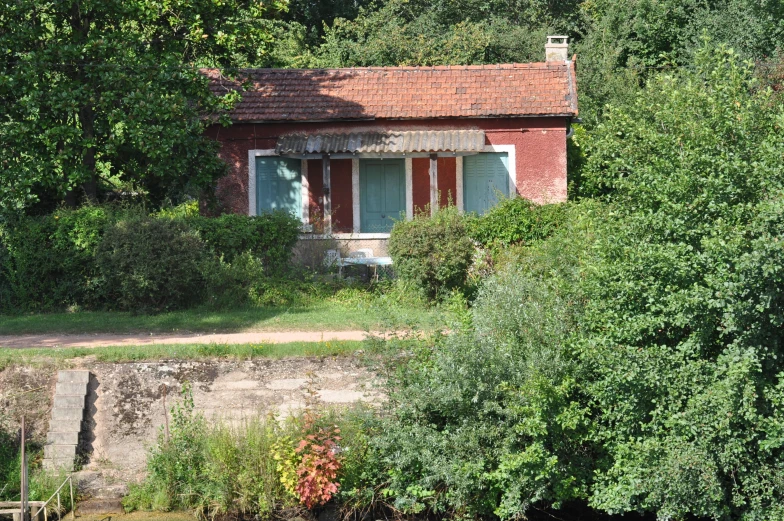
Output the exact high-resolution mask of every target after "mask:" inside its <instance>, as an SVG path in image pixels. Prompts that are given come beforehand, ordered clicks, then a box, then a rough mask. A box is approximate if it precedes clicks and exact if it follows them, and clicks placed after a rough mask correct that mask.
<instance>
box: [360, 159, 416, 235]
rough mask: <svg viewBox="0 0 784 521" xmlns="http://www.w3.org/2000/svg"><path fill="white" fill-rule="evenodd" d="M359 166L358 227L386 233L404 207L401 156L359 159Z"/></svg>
mask: <svg viewBox="0 0 784 521" xmlns="http://www.w3.org/2000/svg"><path fill="white" fill-rule="evenodd" d="M359 166H360V168H359V221H360V227H359V229H360V231H361V232H362V233H389V231H390V230H391V229H392V226H393V225H394V224H395V220H397V219H399V218H400V215H401V213H403V214H405V211H406V176H405V163H404V160H402V159H384V160H380V159H361V160H360V161H359Z"/></svg>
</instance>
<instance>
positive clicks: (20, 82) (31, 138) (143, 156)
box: [0, 0, 283, 212]
mask: <svg viewBox="0 0 784 521" xmlns="http://www.w3.org/2000/svg"><path fill="white" fill-rule="evenodd" d="M264 5H265V7H263V6H262V4H260V3H258V2H253V1H250V0H247V1H246V0H229V1H216V0H199V1H196V2H183V1H174V2H166V3H163V4H162V3H160V2H154V1H147V0H132V1H130V2H126V1H119V0H112V1H109V2H100V3H91V2H88V3H78V2H77V3H76V4H71V3H63V2H53V1H43V2H40V1H34V0H25V1H21V2H12V3H10V4H8V5H7V6H5V7H4V9H3V12H2V13H1V14H0V49H3V50H4V51H3V52H0V100H2V101H0V148H2V150H3V157H2V159H1V160H0V161H1V162H2V164H0V167H1V168H0V179H1V180H2V183H0V207H1V208H2V209H3V210H5V211H11V212H13V211H19V210H23V209H26V208H29V207H30V206H32V205H34V204H35V203H36V202H37V201H41V202H46V203H48V204H49V205H51V204H52V203H51V202H50V201H54V202H55V203H56V202H58V201H62V200H63V199H65V198H66V196H68V197H69V201H71V202H74V200H75V198H78V197H79V196H82V195H84V196H86V197H87V198H91V199H95V198H96V197H97V196H99V195H101V193H104V192H106V191H112V190H114V191H117V192H122V191H125V192H134V193H137V194H142V195H145V196H146V197H147V199H148V200H149V201H150V202H151V203H152V204H153V205H154V206H157V205H160V204H161V203H162V202H163V200H164V199H167V198H168V199H170V200H173V201H178V200H179V199H181V198H182V196H183V194H184V193H190V194H193V195H195V194H197V193H198V192H199V191H200V190H202V189H205V188H208V187H209V186H210V185H211V183H212V182H213V181H214V180H215V179H216V178H217V177H219V176H220V175H222V174H223V172H224V165H223V163H222V162H221V161H220V160H219V159H218V157H217V145H216V144H215V143H213V142H212V141H210V140H208V139H207V138H206V137H204V130H205V128H206V125H207V124H209V123H210V122H211V121H213V120H214V119H217V118H220V116H221V115H222V114H224V113H225V110H226V109H227V108H230V107H231V105H232V103H234V102H235V101H236V94H235V95H231V96H226V97H224V98H221V97H217V96H214V95H212V94H211V93H210V91H209V88H208V81H207V79H206V78H205V77H204V76H203V75H202V74H201V73H200V72H199V67H202V66H213V67H215V66H218V67H229V68H231V67H236V66H247V65H252V64H255V63H257V62H258V61H259V60H260V59H261V58H260V53H261V54H262V55H263V54H264V52H265V51H264V49H265V48H266V45H267V43H268V42H269V40H270V34H271V32H270V30H269V28H268V27H267V24H268V21H267V20H265V16H268V15H269V14H270V12H274V11H275V10H277V9H280V8H282V7H283V4H282V3H280V2H273V3H272V4H270V5H268V4H264ZM96 184H97V185H98V186H97V187H96ZM50 207H51V206H50Z"/></svg>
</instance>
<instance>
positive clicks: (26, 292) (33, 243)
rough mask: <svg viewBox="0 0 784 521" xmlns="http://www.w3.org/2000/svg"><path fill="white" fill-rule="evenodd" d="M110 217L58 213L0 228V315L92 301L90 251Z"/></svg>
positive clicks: (98, 211)
mask: <svg viewBox="0 0 784 521" xmlns="http://www.w3.org/2000/svg"><path fill="white" fill-rule="evenodd" d="M110 219H111V213H110V212H109V211H108V210H107V209H106V208H103V207H99V206H85V207H83V208H79V209H77V210H65V209H61V210H58V211H56V212H54V213H53V214H51V215H46V216H35V217H21V218H17V219H14V220H11V221H7V222H6V223H4V224H3V225H2V226H1V227H0V310H29V311H32V310H35V311H42V310H51V309H56V308H61V307H63V306H68V305H72V304H85V303H90V302H92V301H93V300H94V290H95V285H96V282H97V281H96V278H97V271H96V265H95V260H94V256H95V250H96V247H97V246H98V244H99V243H100V241H101V237H102V235H103V231H104V228H105V227H106V225H107V223H108V222H109V220H110Z"/></svg>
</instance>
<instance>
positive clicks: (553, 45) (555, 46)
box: [544, 36, 569, 62]
mask: <svg viewBox="0 0 784 521" xmlns="http://www.w3.org/2000/svg"><path fill="white" fill-rule="evenodd" d="M544 56H545V61H548V62H562V61H566V60H568V59H569V37H568V36H548V37H547V44H545V46H544Z"/></svg>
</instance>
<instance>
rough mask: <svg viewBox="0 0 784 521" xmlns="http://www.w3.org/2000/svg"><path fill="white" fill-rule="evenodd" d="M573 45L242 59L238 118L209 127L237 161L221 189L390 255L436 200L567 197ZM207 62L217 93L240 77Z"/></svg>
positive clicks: (464, 205) (251, 208) (242, 203)
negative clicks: (390, 62) (532, 57)
mask: <svg viewBox="0 0 784 521" xmlns="http://www.w3.org/2000/svg"><path fill="white" fill-rule="evenodd" d="M559 40H560V41H559ZM567 51H568V48H567V43H566V38H564V37H548V42H547V45H546V50H545V55H546V61H544V62H541V63H523V64H517V63H516V64H503V65H484V66H440V67H371V68H351V69H325V70H315V69H312V70H296V69H252V70H246V71H243V74H244V75H245V76H246V78H247V79H248V80H249V81H250V85H251V87H250V88H249V89H248V90H246V91H244V92H243V93H242V100H241V101H240V102H239V103H238V104H237V106H236V107H235V109H234V110H233V111H232V113H231V118H232V121H233V125H231V126H230V127H227V128H224V127H221V126H219V125H215V126H213V127H210V128H209V129H208V133H209V135H210V136H211V137H212V138H213V139H216V140H218V141H219V142H220V144H221V151H220V154H221V156H222V157H223V158H224V159H225V160H226V162H227V163H228V164H229V166H230V171H229V174H228V175H227V176H226V177H225V178H223V179H221V180H220V182H219V184H218V188H217V195H218V199H219V201H221V203H222V204H223V205H224V206H225V207H226V208H228V209H230V210H231V211H234V212H237V213H245V214H249V215H256V214H259V213H261V212H264V211H269V210H275V209H284V210H288V211H290V212H292V213H293V214H294V215H296V216H297V217H298V218H300V219H301V220H302V224H303V231H304V232H306V235H303V238H307V237H308V236H309V237H310V238H316V237H319V236H324V235H329V236H331V237H334V238H336V239H338V240H341V241H346V242H347V243H348V246H349V248H351V249H359V248H368V247H369V248H372V249H374V251H377V252H378V253H379V254H383V252H384V250H385V249H386V238H388V236H389V232H390V230H391V228H392V225H393V224H394V222H395V220H397V219H402V218H411V217H412V216H413V215H414V214H415V213H416V212H421V211H430V210H431V209H433V208H435V207H437V206H445V205H447V204H450V203H451V204H454V205H456V206H457V207H458V208H459V209H460V210H462V211H465V212H477V213H480V214H481V213H483V212H485V211H487V209H488V208H490V207H492V206H493V205H494V204H495V203H496V202H497V201H498V199H499V198H502V197H514V196H521V197H525V198H528V199H530V200H532V201H535V202H538V203H548V202H560V201H565V200H566V139H567V137H568V134H569V132H570V123H571V122H572V120H573V119H574V118H575V117H576V116H577V85H576V81H575V63H574V60H573V59H569V57H568V52H567ZM207 74H209V75H210V76H211V78H212V80H213V81H212V88H213V90H214V92H216V94H221V93H225V92H226V91H227V90H229V89H236V88H237V83H235V82H232V81H229V80H227V79H224V78H222V77H221V76H220V75H219V74H218V73H217V72H216V71H207ZM307 232H310V235H307Z"/></svg>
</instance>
